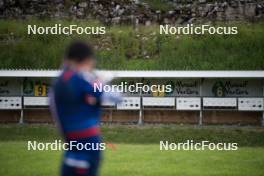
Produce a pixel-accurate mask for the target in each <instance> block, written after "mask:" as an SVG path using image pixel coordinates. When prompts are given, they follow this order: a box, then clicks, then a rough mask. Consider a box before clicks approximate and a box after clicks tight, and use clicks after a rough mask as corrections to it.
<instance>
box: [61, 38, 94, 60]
mask: <svg viewBox="0 0 264 176" xmlns="http://www.w3.org/2000/svg"><path fill="white" fill-rule="evenodd" d="M65 59H67V60H72V61H76V62H82V61H84V60H85V59H94V51H93V48H92V47H91V46H90V45H89V44H87V43H86V42H84V41H74V42H72V43H71V44H70V45H69V46H68V47H67V49H66V52H65Z"/></svg>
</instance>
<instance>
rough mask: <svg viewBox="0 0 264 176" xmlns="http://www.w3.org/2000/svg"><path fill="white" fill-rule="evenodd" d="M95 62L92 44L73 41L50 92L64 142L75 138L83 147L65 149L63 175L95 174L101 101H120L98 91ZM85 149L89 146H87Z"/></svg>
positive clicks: (115, 96)
mask: <svg viewBox="0 0 264 176" xmlns="http://www.w3.org/2000/svg"><path fill="white" fill-rule="evenodd" d="M95 65H96V62H95V56H94V52H93V49H92V48H91V46H89V45H88V44H86V43H85V42H82V41H75V42H73V43H72V44H70V46H69V47H68V49H67V50H66V53H65V59H64V66H63V71H62V73H61V75H60V76H59V77H58V78H57V80H55V82H54V84H53V87H52V89H51V94H50V99H51V102H50V107H51V110H52V113H53V116H54V117H55V119H56V122H57V123H58V126H59V127H60V130H61V133H62V135H63V137H64V139H65V142H66V143H68V144H70V143H71V142H73V141H75V143H74V144H76V142H77V143H78V144H83V146H86V148H81V147H82V146H81V145H79V146H78V147H77V146H76V147H72V148H71V149H69V150H66V151H65V154H64V158H63V161H62V170H61V175H62V176H77V175H80V176H96V175H98V168H99V164H100V154H101V152H100V150H101V149H102V148H103V147H104V146H102V145H101V144H102V143H101V139H100V128H99V123H100V115H101V106H100V105H101V102H102V101H105V100H106V101H116V102H118V101H120V96H119V95H116V94H115V93H106V92H100V91H99V90H98V89H95V88H94V86H95V84H101V83H102V80H100V78H99V77H98V76H97V75H96V74H95V73H94V68H95ZM87 148H88V149H87Z"/></svg>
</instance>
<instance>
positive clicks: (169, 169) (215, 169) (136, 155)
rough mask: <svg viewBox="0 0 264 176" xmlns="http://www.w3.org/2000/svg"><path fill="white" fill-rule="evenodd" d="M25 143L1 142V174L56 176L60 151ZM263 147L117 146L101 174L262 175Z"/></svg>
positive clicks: (107, 156) (130, 175)
mask: <svg viewBox="0 0 264 176" xmlns="http://www.w3.org/2000/svg"><path fill="white" fill-rule="evenodd" d="M26 147H27V143H26V142H22V141H20V142H16V141H14V142H0V156H1V160H0V164H1V168H0V175H7V176H17V175H21V176H38V175H43V176H47V175H51V176H52V175H58V172H59V161H60V157H61V152H59V151H27V148H26ZM263 167H264V148H250V147H246V148H240V149H239V150H238V151H225V152H223V151H160V150H159V145H155V144H145V145H140V144H116V150H112V149H108V150H107V151H105V155H104V162H103V167H102V171H101V175H107V176H119V175H120V176H121V175H127V176H138V175H141V176H160V175H166V176H173V175H190V176H191V175H201V176H203V175H208V176H209V175H219V176H225V175H228V176H229V175H237V176H243V175H244V176H248V175H251V176H257V175H259V176H261V175H263Z"/></svg>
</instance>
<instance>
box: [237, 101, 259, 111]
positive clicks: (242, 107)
mask: <svg viewBox="0 0 264 176" xmlns="http://www.w3.org/2000/svg"><path fill="white" fill-rule="evenodd" d="M263 104H264V103H263V98H239V99H238V110H239V111H263V110H264V108H263Z"/></svg>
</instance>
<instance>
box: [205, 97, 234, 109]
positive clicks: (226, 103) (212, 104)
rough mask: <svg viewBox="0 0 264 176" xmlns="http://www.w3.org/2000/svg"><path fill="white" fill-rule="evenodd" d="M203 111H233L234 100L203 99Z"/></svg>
mask: <svg viewBox="0 0 264 176" xmlns="http://www.w3.org/2000/svg"><path fill="white" fill-rule="evenodd" d="M203 107H204V109H235V108H236V107H237V99H236V98H203Z"/></svg>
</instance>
